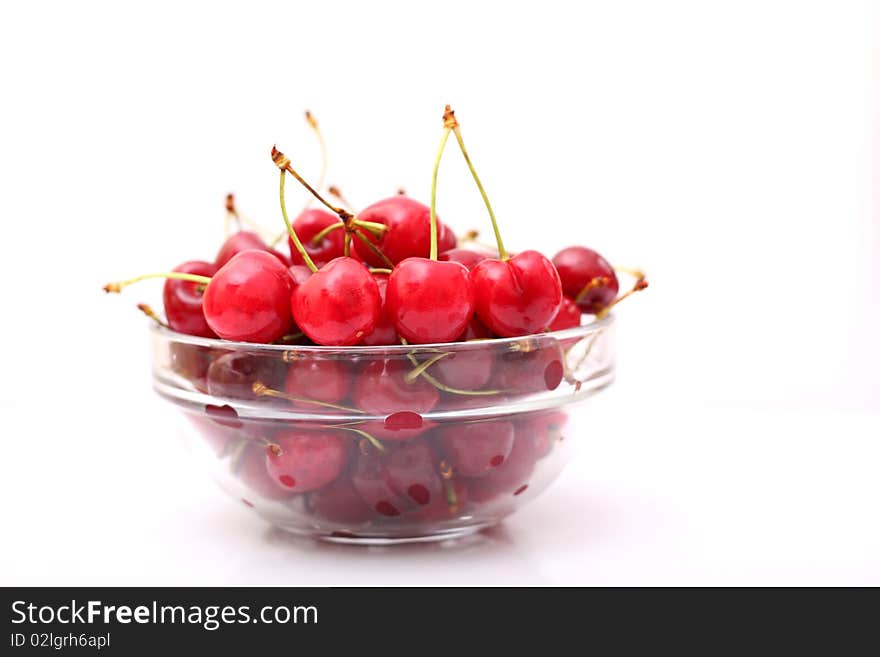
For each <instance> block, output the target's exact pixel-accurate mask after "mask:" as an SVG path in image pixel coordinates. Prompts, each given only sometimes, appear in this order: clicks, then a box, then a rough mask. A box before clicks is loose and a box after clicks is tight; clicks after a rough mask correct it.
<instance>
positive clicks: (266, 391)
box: [251, 381, 363, 413]
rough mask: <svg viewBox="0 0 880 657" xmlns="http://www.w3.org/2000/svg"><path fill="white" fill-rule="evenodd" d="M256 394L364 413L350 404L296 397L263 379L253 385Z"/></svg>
mask: <svg viewBox="0 0 880 657" xmlns="http://www.w3.org/2000/svg"><path fill="white" fill-rule="evenodd" d="M251 389H252V390H253V392H254V394H255V395H257V396H258V397H275V398H276V399H286V400H287V401H292V402H296V403H298V404H314V405H315V406H322V407H324V408H334V409H336V410H338V411H346V412H349V413H362V412H363V411H360V410H358V409H356V408H349V407H348V406H340V405H339V404H330V403H329V402H322V401H317V400H315V399H308V398H306V397H294V396H293V395H288V394H287V393H285V392H281V391H280V390H273V389H272V388H270V387H268V386H267V385H266V384H265V383H263V382H262V381H255V382H254V385H253V386H251Z"/></svg>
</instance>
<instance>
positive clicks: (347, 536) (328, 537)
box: [276, 522, 495, 545]
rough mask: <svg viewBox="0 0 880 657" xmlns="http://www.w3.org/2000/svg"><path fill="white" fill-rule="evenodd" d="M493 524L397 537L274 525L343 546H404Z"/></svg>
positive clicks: (461, 535)
mask: <svg viewBox="0 0 880 657" xmlns="http://www.w3.org/2000/svg"><path fill="white" fill-rule="evenodd" d="M494 524H495V523H492V522H484V523H480V524H475V525H468V526H466V527H452V528H443V529H441V528H436V529H433V530H432V531H431V533H428V534H401V535H398V536H392V535H388V534H385V535H378V534H368V533H363V534H357V533H351V532H341V531H334V532H321V531H316V530H311V531H310V530H308V529H306V530H304V529H303V528H293V527H285V526H283V525H276V527H278V528H279V529H282V530H284V531H286V532H288V533H291V534H296V535H298V536H303V537H306V536H307V537H311V538H314V539H317V540H320V541H326V542H327V543H341V544H343V545H406V544H409V543H434V542H438V541H451V540H456V539H460V538H464V537H465V536H470V535H472V534H475V533H477V532H479V531H481V530H483V529H486V528H487V527H492V526H493V525H494Z"/></svg>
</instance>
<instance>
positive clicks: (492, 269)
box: [471, 251, 562, 337]
mask: <svg viewBox="0 0 880 657" xmlns="http://www.w3.org/2000/svg"><path fill="white" fill-rule="evenodd" d="M471 280H472V281H473V284H474V293H475V298H476V310H477V315H478V316H479V318H480V319H481V320H482V322H483V323H484V324H485V325H486V326H487V327H488V328H489V329H490V330H491V331H492V332H493V333H495V334H496V335H500V336H502V337H513V336H517V335H529V334H532V333H538V332H541V331H543V330H545V329H546V328H547V327H548V326H549V325H550V323H551V322H552V321H553V320H554V319H555V318H556V314H557V313H558V312H559V308H560V306H561V305H562V284H561V283H560V281H559V274H557V273H556V268H555V267H554V266H553V263H551V262H550V261H549V260H548V259H547V258H546V257H544V256H543V255H541V254H540V253H538V252H537V251H523V252H521V253H517V254H516V255H515V256H513V257H511V258H510V259H509V260H507V261H502V260H495V259H489V260H484V261H483V262H481V263H479V264H478V265H477V266H476V267H474V270H473V271H472V272H471Z"/></svg>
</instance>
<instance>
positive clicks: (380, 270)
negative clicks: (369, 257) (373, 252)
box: [370, 267, 391, 276]
mask: <svg viewBox="0 0 880 657" xmlns="http://www.w3.org/2000/svg"><path fill="white" fill-rule="evenodd" d="M370 273H371V274H388V275H389V276H390V275H391V270H390V269H388V268H387V267H370Z"/></svg>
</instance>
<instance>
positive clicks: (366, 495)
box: [151, 316, 614, 544]
mask: <svg viewBox="0 0 880 657" xmlns="http://www.w3.org/2000/svg"><path fill="white" fill-rule="evenodd" d="M612 329H613V318H612V317H610V316H609V317H607V318H605V319H603V320H600V321H593V322H591V323H588V324H585V325H583V326H580V327H577V328H573V329H567V330H565V331H557V332H554V333H545V334H540V335H532V336H526V337H518V338H505V339H494V340H481V341H469V342H459V343H452V344H434V345H412V346H407V345H394V346H374V347H316V346H304V345H297V344H290V345H261V344H249V343H237V342H228V341H225V340H216V339H205V338H199V337H193V336H189V335H183V334H179V333H175V332H173V331H169V330H166V329H163V328H161V327H153V329H152V335H151V342H152V345H151V346H152V364H153V384H154V387H155V389H156V391H157V392H158V393H159V394H160V395H161V396H162V397H164V398H165V399H166V400H168V401H169V402H171V403H172V404H174V405H175V406H177V407H178V408H179V409H180V411H181V425H182V433H183V435H184V437H185V440H186V442H187V444H188V445H189V447H190V448H191V450H192V451H193V452H194V454H195V456H196V458H197V459H198V460H200V461H201V462H202V463H203V464H204V465H205V466H207V468H208V469H209V471H210V472H211V473H212V474H213V476H214V478H215V479H216V480H217V482H218V483H219V484H220V486H221V487H222V488H223V489H224V490H225V491H226V492H227V493H229V494H230V495H231V496H232V497H233V498H235V499H236V500H238V501H239V503H242V504H244V505H246V506H247V507H249V508H251V509H253V511H254V512H256V513H257V514H259V515H260V516H261V517H263V518H264V519H266V520H267V521H268V522H270V523H272V524H273V525H275V526H277V527H279V528H281V529H284V530H287V531H290V532H294V533H297V534H301V535H307V536H313V537H317V538H321V539H326V540H333V541H339V542H349V543H368V544H369V543H373V544H376V543H393V542H406V541H424V540H437V539H445V538H452V537H456V536H462V535H465V534H467V533H470V532H473V531H477V530H479V529H481V528H484V527H487V526H490V525H493V524H495V523H497V522H499V521H500V520H502V519H503V518H504V517H506V516H508V515H509V514H511V513H513V512H514V511H515V510H516V509H517V508H519V507H520V506H522V505H523V504H525V503H526V502H528V501H529V500H531V499H533V498H534V497H536V496H537V495H539V494H540V493H541V491H542V490H544V489H545V488H546V487H547V486H548V485H549V484H550V482H551V481H553V479H555V478H556V476H557V475H558V474H559V472H560V471H561V469H562V467H563V466H564V465H565V463H566V462H567V460H568V457H569V451H570V450H569V449H568V447H569V446H568V443H569V442H570V440H568V439H569V438H571V437H574V436H575V435H577V434H579V433H583V432H581V431H579V430H578V428H577V422H578V415H579V414H578V413H575V409H576V408H577V406H578V405H579V404H581V403H582V402H584V401H585V400H587V399H588V398H589V397H591V396H592V395H594V394H595V393H597V392H598V391H600V390H602V389H603V388H605V387H606V386H608V385H609V384H610V383H611V381H612V379H613V374H614V350H613V342H612V338H613V331H612ZM580 415H582V414H580Z"/></svg>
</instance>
